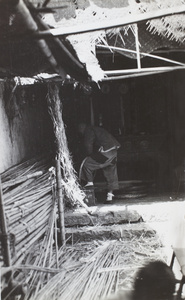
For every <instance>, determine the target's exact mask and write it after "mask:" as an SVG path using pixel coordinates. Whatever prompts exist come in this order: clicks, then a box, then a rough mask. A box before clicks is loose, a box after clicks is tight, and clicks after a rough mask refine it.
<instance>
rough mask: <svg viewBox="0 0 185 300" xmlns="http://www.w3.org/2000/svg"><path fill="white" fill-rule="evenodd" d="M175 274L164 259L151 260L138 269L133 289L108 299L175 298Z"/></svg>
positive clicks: (156, 299)
mask: <svg viewBox="0 0 185 300" xmlns="http://www.w3.org/2000/svg"><path fill="white" fill-rule="evenodd" d="M175 284H176V280H175V275H174V273H173V271H172V270H171V269H170V267H169V266H168V265H167V264H166V263H164V262H163V261H151V262H149V263H147V264H146V265H145V266H143V267H142V268H141V269H139V270H138V272H137V274H136V277H135V281H134V286H133V290H132V291H120V292H119V293H117V294H115V295H112V296H110V297H109V298H107V300H173V299H175V298H174V293H175Z"/></svg>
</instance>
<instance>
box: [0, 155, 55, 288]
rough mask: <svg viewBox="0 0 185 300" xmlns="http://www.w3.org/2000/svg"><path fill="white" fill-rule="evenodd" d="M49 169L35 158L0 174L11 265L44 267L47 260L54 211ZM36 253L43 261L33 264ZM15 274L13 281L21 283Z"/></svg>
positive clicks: (35, 260) (44, 159)
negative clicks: (27, 264)
mask: <svg viewBox="0 0 185 300" xmlns="http://www.w3.org/2000/svg"><path fill="white" fill-rule="evenodd" d="M49 167H50V159H49V158H44V157H37V158H34V159H31V160H29V161H26V162H24V163H21V164H19V165H17V166H14V167H12V168H10V169H9V170H7V171H6V172H4V173H3V174H2V190H3V201H4V210H5V216H6V222H7V228H8V233H9V242H10V248H11V261H12V264H13V266H16V265H24V264H25V262H27V263H29V264H30V265H32V264H33V265H34V266H42V267H44V266H46V265H47V264H46V263H45V262H46V261H47V259H48V256H49V257H51V253H50V252H51V251H50V248H53V246H51V245H52V244H53V236H52V235H53V228H54V220H56V219H57V211H56V205H55V198H54V197H53V190H54V189H55V187H54V186H53V185H55V183H54V182H53V180H51V174H50V172H49V171H48V170H49ZM51 220H52V221H51ZM55 224H56V222H55ZM48 232H49V233H48ZM48 234H49V237H48ZM38 245H39V251H38ZM48 245H49V246H48ZM35 253H37V257H36V258H35ZM40 253H42V256H43V255H44V258H41V259H40V262H39V263H37V258H38V257H39V254H40ZM50 260H51V258H50ZM27 273H28V271H27ZM29 273H32V272H29ZM17 274H18V273H16V276H17V280H21V277H22V275H20V274H19V275H17ZM28 278H29V276H28ZM37 279H38V278H37ZM32 280H33V277H32ZM27 283H29V280H28V282H27Z"/></svg>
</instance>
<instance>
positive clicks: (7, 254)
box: [0, 176, 11, 266]
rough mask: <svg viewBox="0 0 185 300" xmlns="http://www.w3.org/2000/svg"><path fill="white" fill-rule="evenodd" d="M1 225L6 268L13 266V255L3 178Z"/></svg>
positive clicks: (0, 201)
mask: <svg viewBox="0 0 185 300" xmlns="http://www.w3.org/2000/svg"><path fill="white" fill-rule="evenodd" d="M0 214H1V218H0V224H1V230H2V241H3V248H4V260H5V261H4V262H5V265H6V266H11V253H10V244H9V242H10V241H9V236H8V230H7V224H6V217H5V212H4V203H3V192H2V184H1V176H0Z"/></svg>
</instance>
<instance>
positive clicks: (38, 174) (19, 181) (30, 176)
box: [2, 171, 43, 189]
mask: <svg viewBox="0 0 185 300" xmlns="http://www.w3.org/2000/svg"><path fill="white" fill-rule="evenodd" d="M40 175H43V172H42V171H38V172H35V173H33V174H28V175H24V176H22V177H21V178H15V179H12V180H9V181H7V182H5V183H2V187H3V189H4V188H7V187H10V186H12V185H16V184H18V183H21V182H23V181H26V180H27V179H30V178H34V177H37V176H40Z"/></svg>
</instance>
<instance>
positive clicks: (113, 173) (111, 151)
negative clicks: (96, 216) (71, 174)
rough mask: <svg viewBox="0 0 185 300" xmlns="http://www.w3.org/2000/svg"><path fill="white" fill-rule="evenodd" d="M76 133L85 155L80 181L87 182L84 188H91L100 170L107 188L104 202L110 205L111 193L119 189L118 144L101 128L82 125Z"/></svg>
mask: <svg viewBox="0 0 185 300" xmlns="http://www.w3.org/2000/svg"><path fill="white" fill-rule="evenodd" d="M78 131H79V133H80V134H82V136H83V138H84V147H85V151H86V155H87V157H86V158H85V159H84V161H83V162H82V165H81V168H80V179H81V180H84V181H86V182H87V184H86V186H85V187H90V186H92V187H93V179H94V172H95V171H96V170H98V169H102V171H103V174H104V176H105V179H106V181H107V188H108V192H107V199H106V201H107V203H111V202H112V198H113V196H114V195H113V191H114V190H116V189H118V188H119V185H118V175H117V164H116V163H117V150H118V149H119V148H120V144H119V143H118V141H117V140H116V139H115V138H114V137H113V136H112V135H111V134H110V133H108V132H107V131H106V130H105V129H103V128H101V127H96V126H88V125H86V124H84V123H82V124H80V125H79V126H78Z"/></svg>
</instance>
